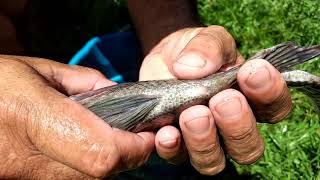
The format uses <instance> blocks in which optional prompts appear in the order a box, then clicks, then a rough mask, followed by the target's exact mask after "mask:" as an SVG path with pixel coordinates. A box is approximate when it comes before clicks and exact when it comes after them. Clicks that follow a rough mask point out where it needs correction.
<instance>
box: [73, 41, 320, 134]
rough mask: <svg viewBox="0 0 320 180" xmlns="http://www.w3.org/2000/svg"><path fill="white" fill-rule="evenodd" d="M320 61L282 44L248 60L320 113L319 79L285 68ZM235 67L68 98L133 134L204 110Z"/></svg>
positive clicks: (312, 52) (316, 52) (313, 53)
mask: <svg viewBox="0 0 320 180" xmlns="http://www.w3.org/2000/svg"><path fill="white" fill-rule="evenodd" d="M317 56H320V46H310V47H298V46H296V45H295V44H294V43H291V42H289V43H282V44H279V45H277V46H274V47H272V48H268V49H265V50H262V51H260V52H258V53H257V54H256V55H254V56H253V57H252V58H250V59H249V60H251V59H266V60H268V61H269V62H270V63H271V64H272V65H274V66H275V67H276V68H277V69H278V70H279V71H280V72H282V75H283V77H284V79H285V80H286V82H287V83H288V85H291V86H295V87H298V88H301V90H302V91H303V92H305V93H306V94H307V95H309V96H310V97H312V98H313V99H314V101H315V103H316V105H317V106H318V107H320V90H319V87H320V77H317V76H314V75H312V74H310V73H307V72H304V71H292V70H291V69H290V68H291V67H292V66H294V65H297V64H301V63H303V62H305V61H308V60H310V59H313V58H315V57H317ZM239 69H240V67H235V68H233V69H230V70H229V71H226V72H219V73H217V74H213V75H210V76H208V77H206V78H202V79H197V80H176V79H169V80H154V81H141V82H134V83H124V84H119V85H115V86H110V87H106V88H102V89H98V90H95V91H91V92H87V93H83V94H79V95H75V96H72V97H71V99H73V100H75V101H78V102H79V103H81V104H82V105H83V106H85V107H87V108H88V109H89V110H91V111H92V112H94V113H95V114H96V115H98V116H99V117H101V118H102V119H104V120H105V121H106V122H107V123H109V124H110V125H111V126H113V127H116V128H120V129H123V130H128V131H133V132H139V131H143V130H150V129H155V128H158V127H162V126H165V125H168V124H172V123H174V122H173V120H175V119H177V116H178V115H179V114H180V113H181V112H182V111H183V110H184V109H186V108H188V107H191V106H193V105H197V104H206V103H207V102H208V100H209V99H210V98H211V97H212V96H214V95H215V94H217V93H218V92H220V91H222V90H225V89H227V88H229V87H231V86H232V85H233V84H234V83H235V82H236V76H237V72H238V71H239Z"/></svg>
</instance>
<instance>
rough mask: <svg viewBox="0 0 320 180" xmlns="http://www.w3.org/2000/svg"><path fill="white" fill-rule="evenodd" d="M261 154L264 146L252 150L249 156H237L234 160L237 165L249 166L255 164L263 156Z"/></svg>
mask: <svg viewBox="0 0 320 180" xmlns="http://www.w3.org/2000/svg"><path fill="white" fill-rule="evenodd" d="M263 153H264V146H259V147H258V148H257V149H256V150H254V151H253V152H251V153H250V154H246V155H243V156H239V157H237V158H236V159H234V160H235V161H236V162H237V163H239V164H244V165H250V164H253V163H255V162H257V161H258V160H259V159H260V158H261V157H262V156H263Z"/></svg>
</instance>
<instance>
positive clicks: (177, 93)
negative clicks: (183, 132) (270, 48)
mask: <svg viewBox="0 0 320 180" xmlns="http://www.w3.org/2000/svg"><path fill="white" fill-rule="evenodd" d="M238 70H239V68H235V69H233V70H231V71H228V72H225V73H217V74H214V75H211V76H209V77H207V78H204V79H200V80H176V79H172V80H160V81H141V82H136V83H124V84H120V85H117V86H114V87H107V88H105V89H104V90H103V89H102V91H103V93H101V94H99V96H98V97H96V98H94V100H92V101H86V103H83V105H84V106H86V107H90V106H91V105H92V104H94V103H95V102H97V101H103V100H104V99H105V98H106V97H114V98H121V97H125V96H128V95H130V94H131V95H132V94H134V95H147V96H151V97H156V98H157V99H158V103H157V105H156V106H155V107H154V108H153V109H152V110H151V111H150V112H149V113H148V114H147V115H146V117H145V118H144V119H143V120H142V121H141V122H140V123H139V124H138V125H136V126H135V127H133V128H131V129H130V130H131V131H134V132H136V131H141V130H145V129H154V128H157V127H161V126H164V125H167V124H171V123H172V121H171V120H173V119H175V118H176V117H175V116H176V115H177V114H179V112H181V111H182V110H184V109H186V108H188V107H191V106H192V105H195V104H205V103H206V102H207V100H208V99H209V98H210V97H212V96H213V95H215V94H216V93H218V92H220V91H222V90H224V89H227V88H229V87H230V86H231V85H232V84H233V83H234V82H235V80H236V73H237V72H238ZM153 120H156V121H153Z"/></svg>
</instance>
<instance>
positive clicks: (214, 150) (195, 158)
mask: <svg viewBox="0 0 320 180" xmlns="http://www.w3.org/2000/svg"><path fill="white" fill-rule="evenodd" d="M190 156H191V161H192V164H193V165H194V166H196V167H198V168H200V169H201V168H207V167H213V166H216V165H218V164H220V163H221V161H223V159H224V154H223V152H222V150H221V148H220V147H218V145H215V144H212V145H209V146H206V147H203V148H197V149H194V150H191V152H190Z"/></svg>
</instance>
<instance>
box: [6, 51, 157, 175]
mask: <svg viewBox="0 0 320 180" xmlns="http://www.w3.org/2000/svg"><path fill="white" fill-rule="evenodd" d="M0 70H1V73H0V74H1V75H0V87H1V88H0V95H1V96H0V99H1V100H0V120H1V121H0V134H1V135H0V137H1V142H0V167H1V170H0V177H1V178H8V179H19V178H22V179H43V178H49V179H90V178H92V177H105V176H109V175H112V174H114V173H118V172H119V171H123V170H127V169H131V168H134V167H137V166H139V165H141V164H142V163H144V161H145V160H146V159H147V157H148V155H149V154H150V152H151V151H152V150H153V147H154V134H153V133H138V134H134V133H129V132H125V131H121V130H116V129H112V128H111V127H110V126H109V125H108V124H106V123H105V122H104V121H102V120H101V119H100V118H98V117H97V116H95V115H94V114H93V113H91V112H90V111H88V110H87V109H85V108H84V107H82V106H81V105H79V104H78V103H76V102H74V101H72V100H70V99H69V98H68V97H67V96H65V95H64V94H67V95H72V94H78V93H82V92H86V91H89V90H94V89H98V88H101V87H104V86H108V85H113V84H114V83H113V82H111V81H109V80H107V79H105V78H104V76H103V75H102V74H100V73H99V72H97V71H95V70H93V69H89V68H84V67H77V66H74V67H70V66H67V65H63V64H60V63H56V62H53V61H48V60H44V59H38V58H27V57H18V56H0ZM60 92H61V93H60ZM62 93H64V94H62ZM91 176H92V177H91Z"/></svg>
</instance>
